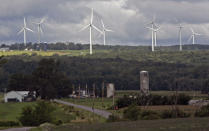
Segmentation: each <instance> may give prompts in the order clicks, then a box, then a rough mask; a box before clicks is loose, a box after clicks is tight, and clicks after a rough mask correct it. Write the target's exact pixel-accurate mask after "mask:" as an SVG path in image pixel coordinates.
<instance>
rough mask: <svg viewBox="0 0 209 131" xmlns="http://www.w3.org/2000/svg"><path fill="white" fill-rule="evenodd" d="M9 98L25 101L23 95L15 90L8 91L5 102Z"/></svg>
mask: <svg viewBox="0 0 209 131" xmlns="http://www.w3.org/2000/svg"><path fill="white" fill-rule="evenodd" d="M8 99H17V100H18V101H19V102H22V101H23V97H22V96H21V95H20V94H18V93H16V92H15V91H11V92H8V93H7V94H6V95H5V96H4V102H8Z"/></svg>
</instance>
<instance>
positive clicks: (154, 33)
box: [146, 17, 202, 51]
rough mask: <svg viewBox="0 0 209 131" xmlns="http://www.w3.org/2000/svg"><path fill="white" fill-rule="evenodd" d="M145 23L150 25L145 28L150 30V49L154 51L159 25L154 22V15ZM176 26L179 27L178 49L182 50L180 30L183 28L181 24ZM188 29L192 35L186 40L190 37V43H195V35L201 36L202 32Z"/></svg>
mask: <svg viewBox="0 0 209 131" xmlns="http://www.w3.org/2000/svg"><path fill="white" fill-rule="evenodd" d="M176 21H177V20H176ZM147 25H151V27H146V28H147V29H149V30H151V32H152V51H155V47H156V46H157V32H158V31H159V30H160V29H161V27H160V26H158V25H157V24H156V23H155V17H153V19H152V21H151V22H150V23H148V24H147ZM176 27H177V28H179V32H178V35H179V50H180V51H182V30H183V28H184V26H183V25H182V24H179V25H178V26H176ZM190 30H191V32H192V35H191V36H190V37H189V39H188V41H190V40H191V39H192V44H193V45H194V44H195V37H196V36H201V35H202V34H199V33H196V32H195V31H194V29H193V28H190Z"/></svg>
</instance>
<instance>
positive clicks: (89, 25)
mask: <svg viewBox="0 0 209 131" xmlns="http://www.w3.org/2000/svg"><path fill="white" fill-rule="evenodd" d="M93 19H94V9H93V8H92V10H91V20H90V23H89V24H88V25H86V26H84V27H83V28H82V29H81V30H80V31H79V32H81V31H83V30H85V29H86V28H88V27H89V33H90V34H89V37H90V38H89V41H90V55H92V28H94V29H95V30H97V31H98V32H100V33H101V34H103V32H102V31H101V30H100V29H98V28H97V27H96V26H94V25H93Z"/></svg>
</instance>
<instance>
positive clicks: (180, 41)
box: [177, 24, 184, 51]
mask: <svg viewBox="0 0 209 131" xmlns="http://www.w3.org/2000/svg"><path fill="white" fill-rule="evenodd" d="M177 28H179V50H180V51H182V37H181V33H182V29H183V28H184V26H182V25H181V24H179V26H177Z"/></svg>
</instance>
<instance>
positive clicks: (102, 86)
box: [102, 81, 104, 107]
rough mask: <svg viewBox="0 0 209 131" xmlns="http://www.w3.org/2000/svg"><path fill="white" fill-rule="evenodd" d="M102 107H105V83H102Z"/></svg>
mask: <svg viewBox="0 0 209 131" xmlns="http://www.w3.org/2000/svg"><path fill="white" fill-rule="evenodd" d="M102 107H104V81H103V82H102Z"/></svg>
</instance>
